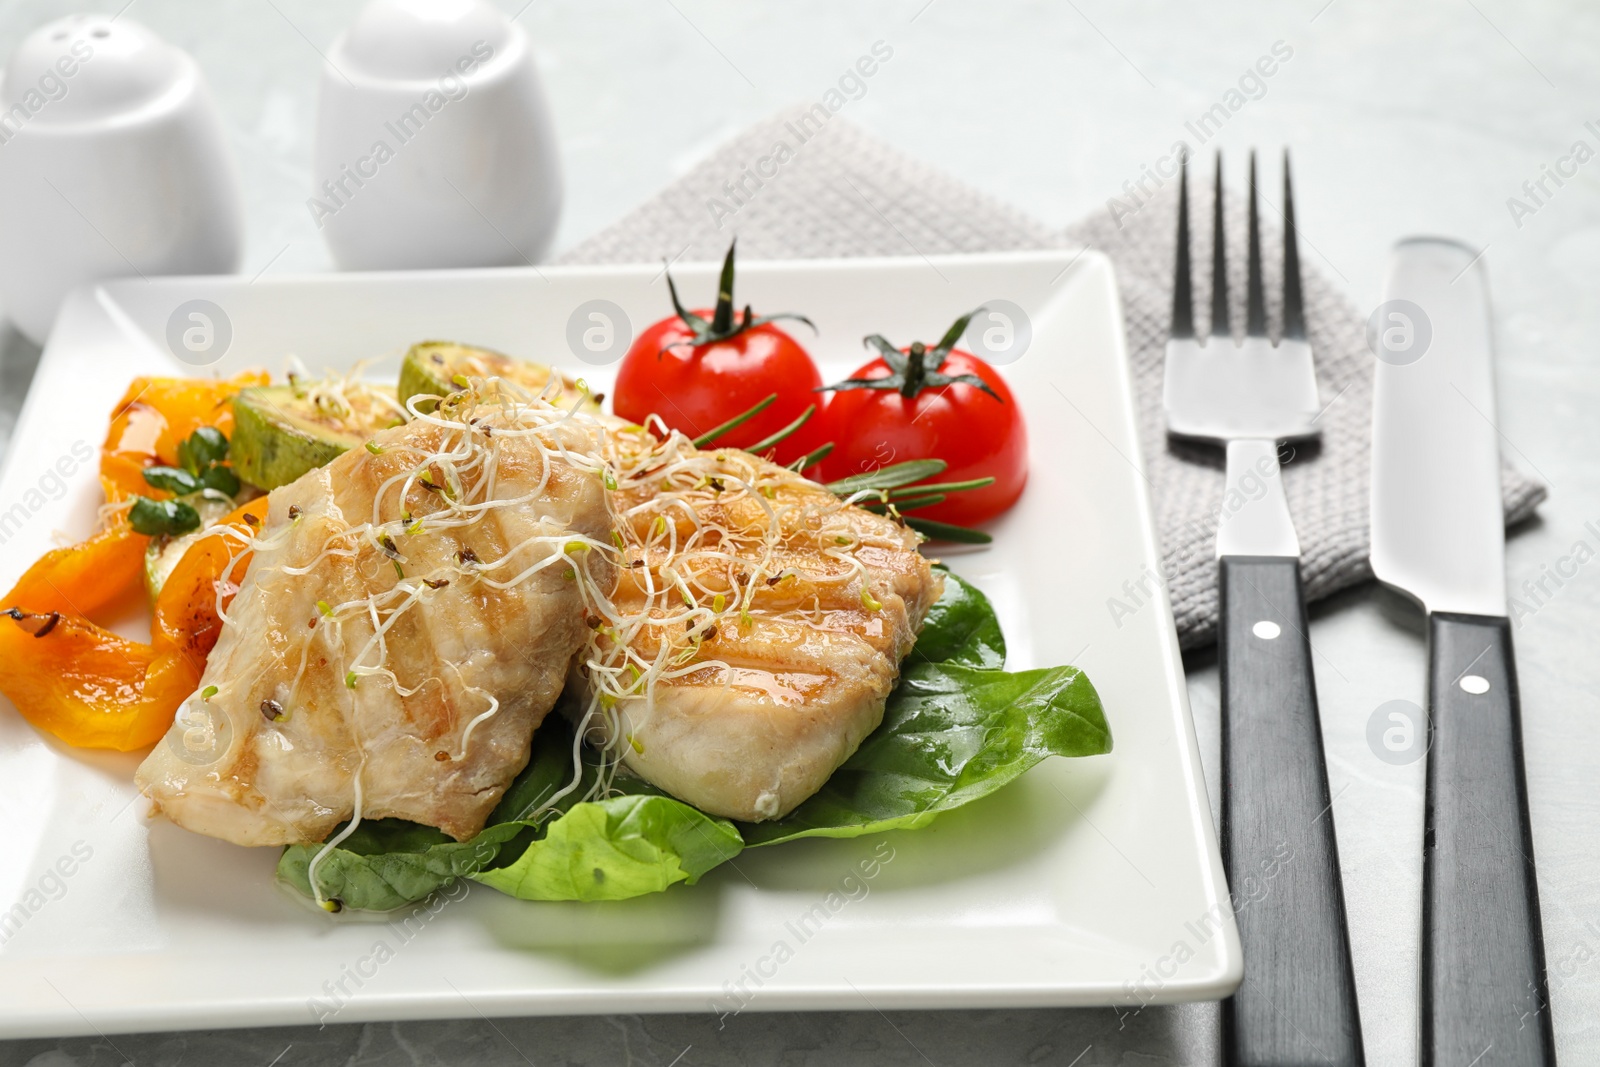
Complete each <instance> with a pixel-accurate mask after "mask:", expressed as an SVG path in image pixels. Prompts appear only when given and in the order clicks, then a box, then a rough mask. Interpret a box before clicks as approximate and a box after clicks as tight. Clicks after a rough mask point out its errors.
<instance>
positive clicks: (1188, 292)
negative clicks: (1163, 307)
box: [1172, 148, 1194, 338]
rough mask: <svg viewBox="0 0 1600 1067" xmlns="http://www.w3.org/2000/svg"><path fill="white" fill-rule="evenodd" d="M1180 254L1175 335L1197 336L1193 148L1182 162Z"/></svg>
mask: <svg viewBox="0 0 1600 1067" xmlns="http://www.w3.org/2000/svg"><path fill="white" fill-rule="evenodd" d="M1178 167H1179V170H1178V256H1177V262H1178V265H1177V268H1176V271H1175V273H1174V276H1173V279H1172V336H1173V337H1184V338H1188V337H1193V336H1194V288H1193V284H1192V283H1191V282H1190V279H1189V150H1188V149H1187V148H1185V149H1184V150H1183V154H1182V156H1181V158H1180V159H1179V161H1178Z"/></svg>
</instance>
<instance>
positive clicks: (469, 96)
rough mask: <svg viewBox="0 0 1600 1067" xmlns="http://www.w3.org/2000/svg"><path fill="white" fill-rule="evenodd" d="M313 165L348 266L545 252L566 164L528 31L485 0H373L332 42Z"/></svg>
mask: <svg viewBox="0 0 1600 1067" xmlns="http://www.w3.org/2000/svg"><path fill="white" fill-rule="evenodd" d="M313 174H314V178H313V188H312V195H311V198H310V199H309V200H308V201H307V202H306V207H307V210H308V211H309V212H310V213H311V217H312V219H313V221H314V222H315V223H316V224H317V226H318V228H319V229H320V230H321V231H322V234H323V237H324V239H325V240H326V241H327V243H328V248H329V250H330V251H331V252H332V253H333V258H334V260H335V262H337V263H338V265H339V266H340V267H342V268H344V269H346V270H385V269H398V270H406V269H418V268H426V267H492V266H519V265H525V264H531V263H535V262H537V261H538V260H539V259H540V258H541V257H542V256H543V255H544V252H545V250H546V249H547V248H548V247H549V244H550V240H551V238H552V237H553V236H554V234H555V228H556V222H557V219H558V217H559V215H560V211H561V172H560V166H559V163H558V161H557V158H556V142H555V135H554V131H553V129H552V126H551V122H550V113H549V109H548V107H547V106H546V104H545V98H544V92H543V89H542V88H541V87H540V82H539V75H538V71H537V70H536V69H535V66H534V60H533V50H532V48H531V46H530V44H529V41H528V36H527V34H526V33H524V32H523V30H522V29H521V27H519V26H516V25H514V24H512V23H511V22H510V21H509V20H508V19H507V18H506V17H505V16H504V15H502V14H501V13H500V12H499V11H497V10H496V9H495V8H493V7H491V6H490V5H489V4H487V3H483V2H481V0H372V2H371V3H369V4H367V6H366V7H365V8H363V9H362V11H361V14H360V16H359V17H358V18H357V20H356V23H355V25H354V26H352V27H351V28H350V29H349V30H348V31H347V32H346V33H345V34H344V35H343V36H341V37H340V38H339V40H337V41H336V42H334V45H333V48H332V49H331V50H330V51H329V53H328V63H327V65H326V66H325V68H324V70H323V76H322V98H321V105H320V108H319V111H318V118H317V139H316V158H315V162H314V166H313Z"/></svg>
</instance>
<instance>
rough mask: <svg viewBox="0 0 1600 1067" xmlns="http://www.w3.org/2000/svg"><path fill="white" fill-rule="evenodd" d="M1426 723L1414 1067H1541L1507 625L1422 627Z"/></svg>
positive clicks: (1472, 619) (1529, 851)
mask: <svg viewBox="0 0 1600 1067" xmlns="http://www.w3.org/2000/svg"><path fill="white" fill-rule="evenodd" d="M1428 714H1429V718H1430V720H1431V724H1430V734H1429V737H1430V748H1429V751H1428V802H1427V809H1426V814H1425V816H1424V819H1425V821H1424V824H1423V825H1424V831H1423V852H1422V856H1423V859H1422V901H1423V903H1422V1063H1423V1067H1467V1065H1468V1064H1472V1063H1475V1062H1481V1063H1483V1064H1488V1063H1494V1064H1497V1065H1499V1064H1504V1065H1506V1067H1547V1065H1552V1064H1554V1063H1555V1062H1556V1055H1555V1039H1554V1037H1553V1035H1552V1032H1551V1025H1550V1001H1549V996H1548V993H1547V990H1546V986H1545V965H1544V937H1543V933H1542V931H1541V929H1540V924H1539V885H1538V880H1537V878H1536V877H1535V875H1534V866H1533V834H1532V831H1531V829H1530V827H1529V824H1528V784H1527V776H1526V774H1525V772H1524V770H1523V766H1522V721H1521V720H1522V710H1521V700H1520V698H1519V697H1518V695H1517V668H1516V663H1515V661H1514V660H1513V658H1512V654H1511V624H1510V622H1508V621H1507V620H1506V619H1503V618H1495V617H1492V616H1483V615H1455V614H1448V613H1438V614H1434V615H1431V616H1429V620H1428ZM1491 1046H1492V1051H1490V1052H1489V1053H1488V1055H1485V1050H1488V1049H1490V1047H1491Z"/></svg>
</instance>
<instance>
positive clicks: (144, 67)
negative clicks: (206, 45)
mask: <svg viewBox="0 0 1600 1067" xmlns="http://www.w3.org/2000/svg"><path fill="white" fill-rule="evenodd" d="M0 108H3V109H4V110H3V112H0V309H3V310H4V311H5V313H6V314H7V315H8V316H9V317H10V318H11V320H12V321H13V322H14V323H15V324H16V326H17V328H18V329H20V330H21V331H22V332H23V333H24V334H26V335H27V336H28V337H30V338H32V339H33V340H34V341H36V342H39V343H41V344H42V343H43V341H44V339H45V336H46V335H47V334H48V333H49V332H50V326H51V323H52V322H54V320H55V315H56V310H57V309H58V308H59V306H60V304H61V300H62V298H63V297H64V296H66V294H67V293H68V292H70V291H71V290H72V289H73V288H75V287H76V286H78V285H80V284H82V283H84V282H87V281H93V280H95V279H97V278H109V277H121V276H124V275H146V276H151V275H157V274H212V273H219V272H228V271H233V270H236V269H237V268H238V265H239V256H240V251H241V249H242V246H243V235H244V224H243V217H242V214H241V207H240V195H239V179H238V174H237V172H236V171H235V170H234V167H233V164H232V161H231V160H230V159H229V157H228V153H227V147H226V142H225V137H224V134H223V128H222V122H221V119H220V118H219V117H218V115H217V110H216V107H215V105H214V104H213V103H212V101H211V96H210V93H209V91H208V90H207V88H206V84H205V78H204V76H203V75H202V74H201V72H200V68H199V66H198V65H197V64H196V63H195V61H194V60H193V59H192V58H191V57H190V56H189V55H188V54H187V53H185V52H183V51H182V50H181V49H178V48H175V47H173V46H172V45H170V44H167V43H166V42H165V41H163V40H161V38H159V37H157V36H156V35H155V34H153V33H151V32H150V31H149V30H147V29H145V28H144V27H143V26H140V25H138V24H137V23H135V22H133V21H131V20H129V19H125V18H123V19H112V18H109V17H107V16H104V15H73V16H69V17H67V18H63V19H58V20H57V21H55V22H51V23H49V24H47V25H45V26H43V27H41V28H39V29H38V30H35V31H34V32H33V33H32V34H30V35H29V36H28V37H27V39H26V40H24V41H23V42H22V44H20V45H19V46H17V49H16V51H15V52H13V53H12V54H11V58H10V60H9V61H8V62H7V64H6V68H5V72H4V74H3V75H0Z"/></svg>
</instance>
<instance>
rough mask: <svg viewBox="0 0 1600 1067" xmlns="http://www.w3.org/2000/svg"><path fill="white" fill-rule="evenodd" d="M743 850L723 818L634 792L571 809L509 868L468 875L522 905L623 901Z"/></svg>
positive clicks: (689, 877)
mask: <svg viewBox="0 0 1600 1067" xmlns="http://www.w3.org/2000/svg"><path fill="white" fill-rule="evenodd" d="M743 848H744V841H743V840H742V839H741V838H740V837H739V832H738V831H737V830H735V829H734V827H733V824H732V823H730V822H728V821H727V820H726V819H714V818H712V817H711V816H709V815H706V814H705V813H704V812H701V811H700V810H698V809H697V808H692V807H690V806H689V805H688V804H685V803H683V802H682V801H678V800H673V799H672V798H671V797H666V796H659V795H646V794H635V795H632V796H618V797H608V798H606V799H605V800H597V801H590V802H589V803H586V804H579V805H577V806H575V807H574V808H573V809H572V810H571V811H568V812H567V813H566V814H565V815H563V816H561V817H560V818H559V819H556V820H555V821H554V822H552V823H551V824H550V826H549V828H548V830H547V831H546V832H545V834H544V836H543V837H541V838H539V839H538V840H535V841H533V842H532V843H530V844H529V845H528V847H527V850H526V851H524V852H523V853H522V855H521V856H520V857H518V858H517V859H516V860H515V861H513V862H512V863H511V864H509V865H508V866H505V867H497V868H495V869H493V870H488V871H483V872H481V873H477V874H473V875H472V876H471V877H472V878H474V879H475V880H477V881H479V882H482V883H484V884H485V885H489V886H493V887H494V888H496V889H498V890H500V892H502V893H508V894H510V895H511V896H514V897H519V898H521V899H523V900H626V899H627V898H629V897H637V896H642V895H643V894H645V893H659V892H661V891H662V890H663V889H665V888H667V887H668V886H669V885H672V884H673V883H675V882H688V883H689V884H691V885H693V884H694V883H695V882H697V881H699V880H700V876H701V875H702V874H705V873H706V872H707V871H709V870H710V869H711V868H713V867H715V866H717V865H718V864H720V863H722V862H724V861H726V860H730V859H732V858H733V857H735V856H737V855H738V854H739V852H740V851H741V850H742V849H743Z"/></svg>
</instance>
